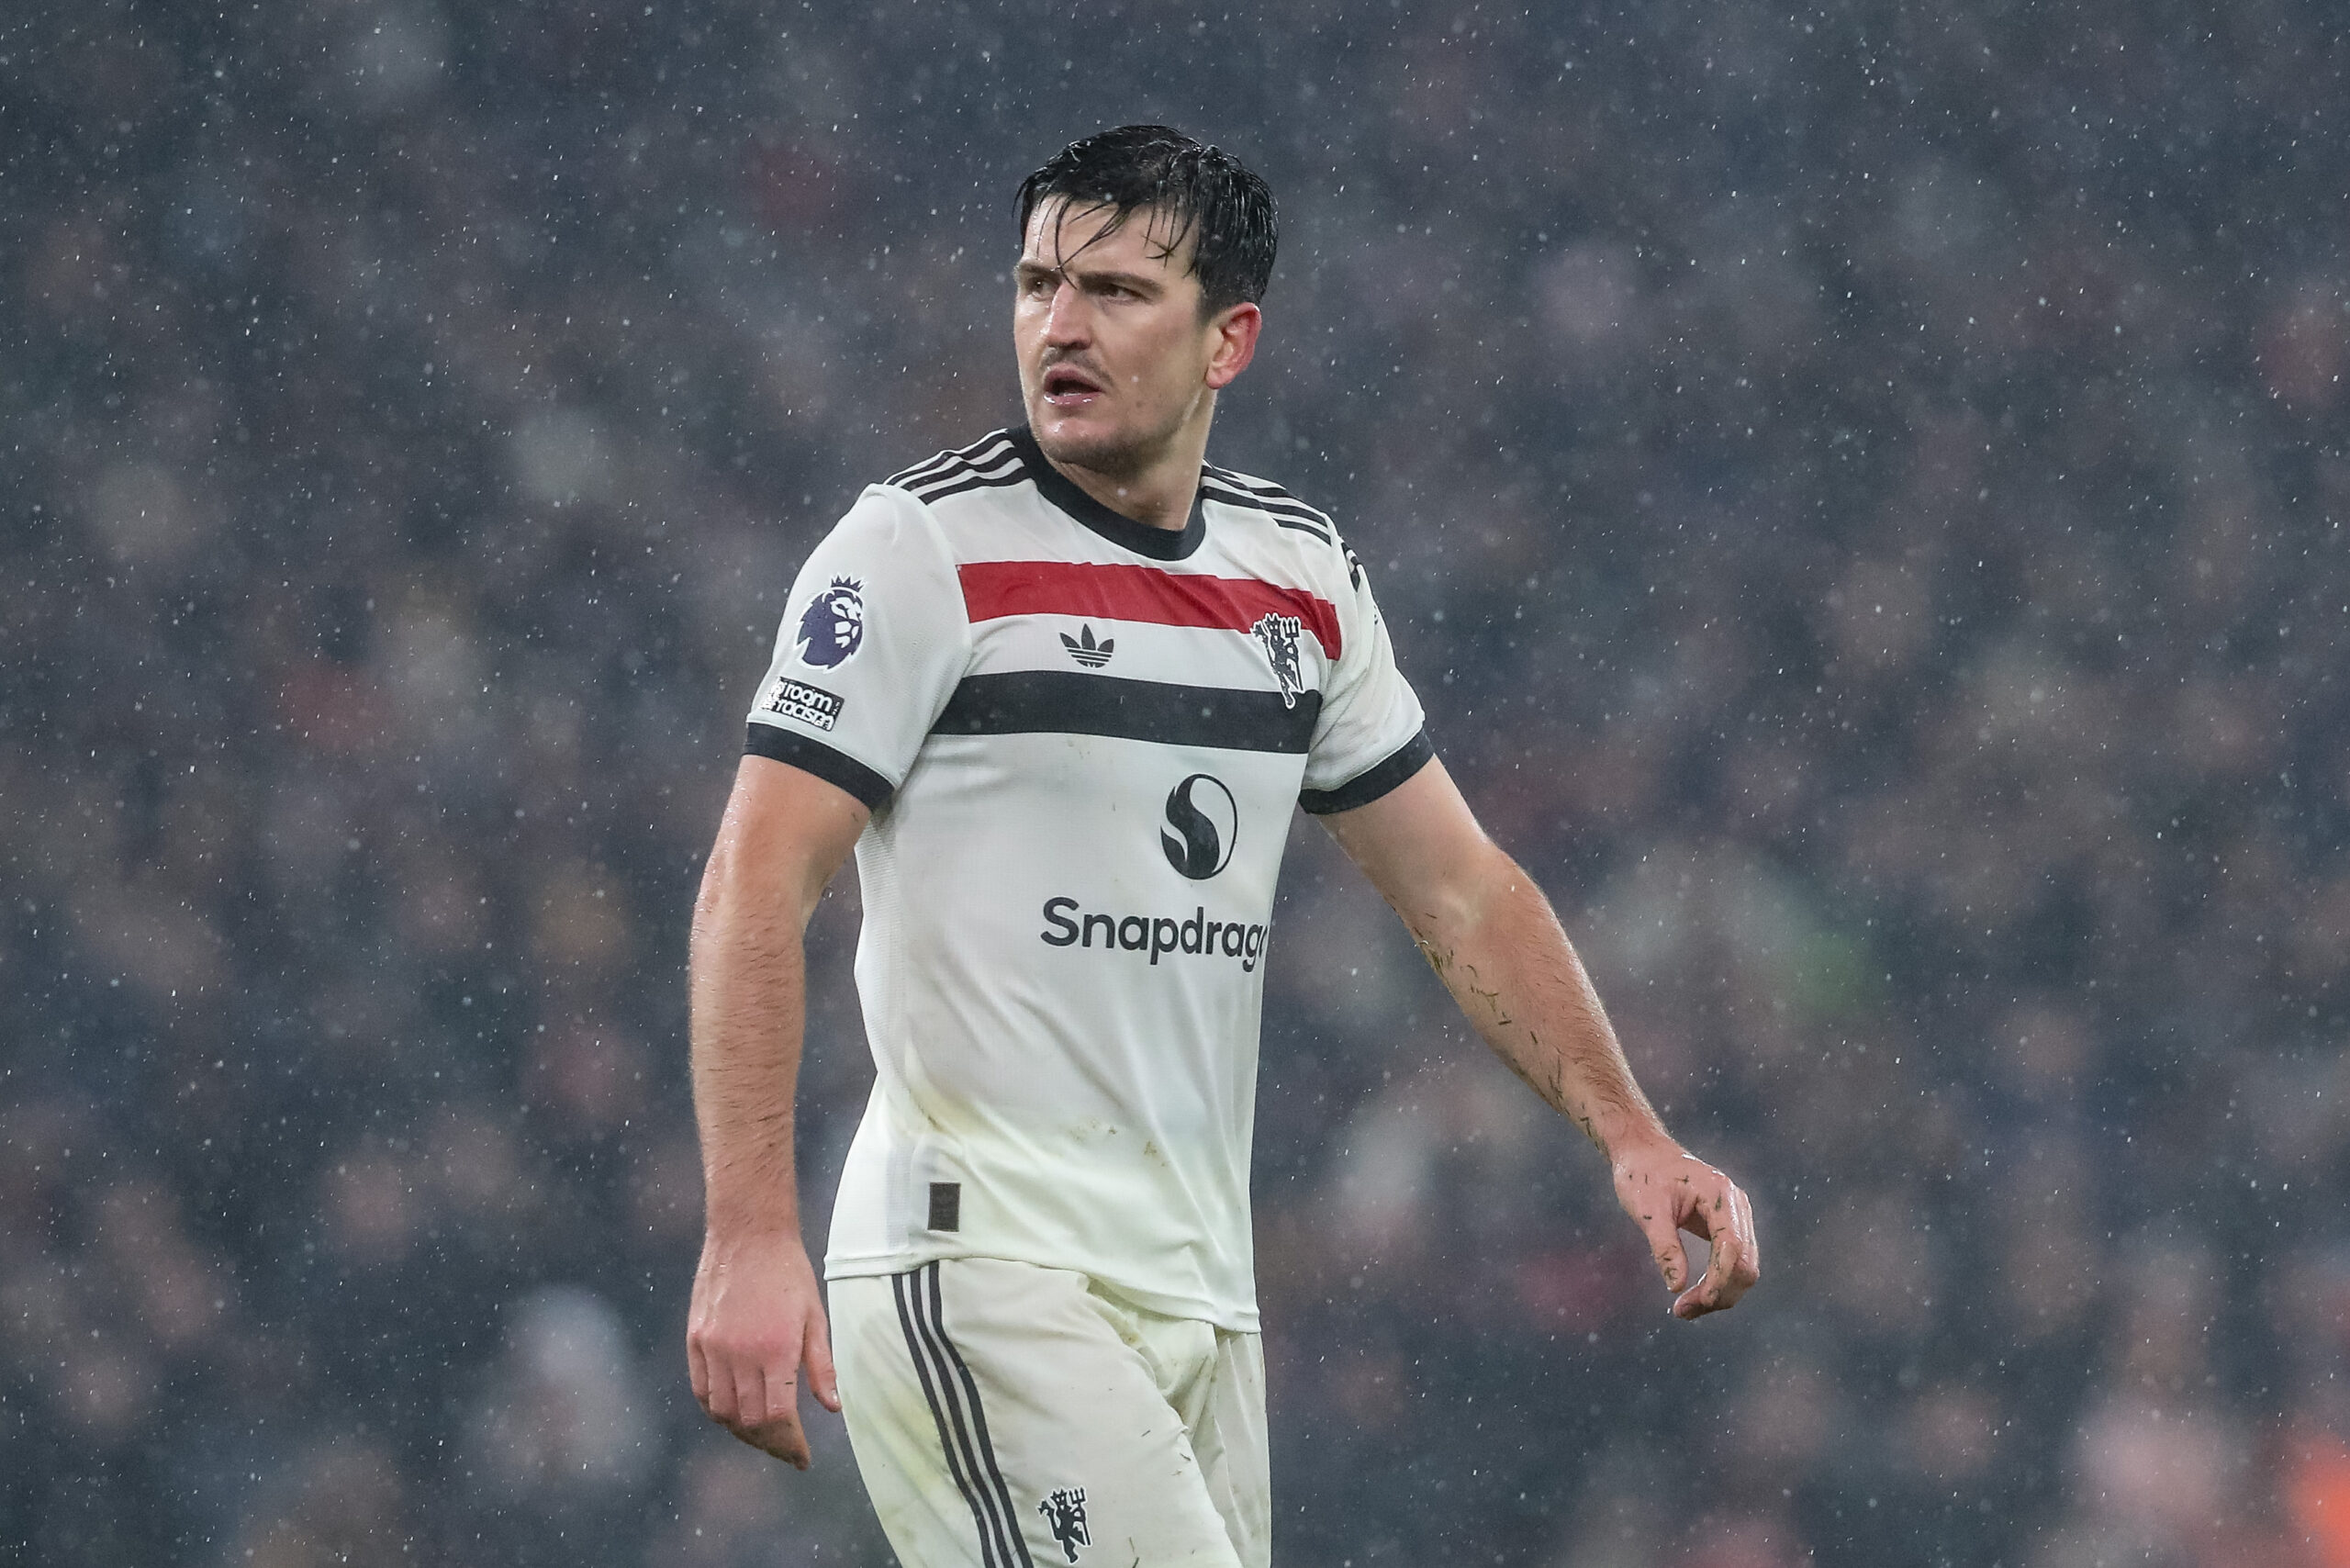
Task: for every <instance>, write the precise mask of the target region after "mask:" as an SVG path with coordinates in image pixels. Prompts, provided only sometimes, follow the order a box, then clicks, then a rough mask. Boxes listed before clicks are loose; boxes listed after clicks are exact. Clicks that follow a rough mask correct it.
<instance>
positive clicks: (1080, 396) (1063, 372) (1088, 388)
mask: <svg viewBox="0 0 2350 1568" xmlns="http://www.w3.org/2000/svg"><path fill="white" fill-rule="evenodd" d="M1043 389H1044V394H1045V401H1046V404H1048V405H1049V406H1051V407H1053V408H1056V409H1082V408H1086V407H1088V406H1089V405H1091V403H1092V402H1093V400H1094V399H1095V398H1099V397H1101V396H1102V383H1101V382H1099V381H1097V380H1095V379H1094V378H1093V377H1092V376H1091V375H1087V374H1086V373H1085V372H1084V371H1081V370H1079V369H1076V368H1074V367H1073V366H1070V365H1066V364H1057V365H1055V366H1053V367H1052V368H1051V369H1050V370H1047V371H1046V372H1045V380H1044V387H1043Z"/></svg>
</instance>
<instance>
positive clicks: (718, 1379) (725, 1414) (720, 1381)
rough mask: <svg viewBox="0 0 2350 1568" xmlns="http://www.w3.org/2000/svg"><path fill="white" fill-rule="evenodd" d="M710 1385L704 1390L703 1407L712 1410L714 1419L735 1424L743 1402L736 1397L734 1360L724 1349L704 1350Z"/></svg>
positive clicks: (711, 1415)
mask: <svg viewBox="0 0 2350 1568" xmlns="http://www.w3.org/2000/svg"><path fill="white" fill-rule="evenodd" d="M702 1355H703V1358H704V1363H705V1367H706V1371H705V1372H704V1374H703V1375H704V1376H706V1377H707V1378H708V1379H709V1380H710V1386H709V1387H708V1388H707V1389H705V1390H704V1391H703V1396H702V1402H701V1407H702V1408H703V1409H704V1410H707V1411H709V1412H710V1418H711V1420H713V1421H719V1422H723V1423H725V1424H727V1425H730V1426H731V1425H733V1422H734V1421H735V1420H736V1419H737V1418H738V1417H740V1416H741V1414H742V1408H743V1407H742V1404H741V1402H740V1401H739V1400H738V1399H737V1398H736V1397H735V1381H734V1360H733V1357H732V1356H729V1355H728V1354H727V1353H726V1352H725V1350H722V1349H717V1350H712V1349H707V1348H706V1349H705V1350H703V1351H702Z"/></svg>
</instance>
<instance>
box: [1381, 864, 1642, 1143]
mask: <svg viewBox="0 0 2350 1568" xmlns="http://www.w3.org/2000/svg"><path fill="white" fill-rule="evenodd" d="M1477 853H1478V855H1479V857H1480V863H1479V864H1478V865H1477V866H1476V867H1475V868H1473V873H1472V875H1471V876H1469V877H1467V878H1465V879H1462V882H1461V884H1460V885H1461V886H1462V888H1463V890H1464V894H1463V896H1462V897H1461V898H1460V900H1459V902H1455V903H1452V904H1450V905H1449V907H1441V908H1435V909H1429V910H1424V911H1413V910H1403V911H1399V913H1402V914H1403V916H1404V924H1406V925H1408V926H1410V927H1411V931H1412V936H1413V939H1414V940H1415V941H1416V942H1417V943H1418V944H1419V946H1420V951H1421V952H1422V953H1424V954H1426V955H1427V960H1428V962H1429V963H1430V964H1431V965H1432V966H1434V968H1435V969H1436V972H1437V973H1438V975H1439V976H1440V977H1442V979H1443V980H1444V983H1445V985H1446V987H1447V988H1448V989H1449V990H1450V991H1451V992H1452V995H1453V999H1454V1000H1455V1001H1456V1002H1459V1003H1460V1010H1461V1012H1462V1013H1463V1014H1466V1015H1467V1016H1468V1018H1469V1021H1470V1023H1471V1024H1472V1025H1474V1026H1475V1028H1476V1030H1477V1032H1478V1033H1479V1034H1480V1035H1482V1036H1484V1039H1485V1043H1486V1044H1487V1045H1489V1046H1491V1047H1493V1049H1494V1054H1495V1055H1497V1056H1499V1057H1500V1058H1502V1060H1504V1061H1505V1062H1507V1063H1508V1064H1509V1066H1510V1068H1511V1069H1512V1070H1514V1071H1516V1073H1517V1075H1518V1076H1519V1077H1520V1078H1523V1079H1524V1080H1526V1081H1527V1083H1528V1084H1529V1085H1531V1086H1532V1088H1533V1089H1534V1092H1536V1093H1538V1094H1539V1095H1541V1096H1542V1098H1543V1099H1544V1100H1546V1101H1548V1102H1550V1104H1551V1105H1552V1106H1554V1107H1555V1108H1556V1109H1557V1110H1558V1111H1559V1112H1560V1114H1562V1115H1564V1116H1566V1117H1567V1118H1568V1119H1569V1120H1570V1121H1572V1122H1573V1123H1574V1125H1575V1126H1579V1127H1581V1128H1582V1129H1583V1132H1584V1134H1585V1135H1586V1136H1587V1137H1590V1139H1591V1140H1592V1142H1594V1143H1595V1144H1597V1145H1598V1146H1599V1148H1600V1151H1601V1152H1602V1153H1603V1154H1606V1155H1607V1156H1608V1157H1609V1158H1610V1159H1613V1158H1615V1155H1616V1153H1617V1150H1619V1149H1621V1148H1625V1147H1627V1146H1628V1145H1630V1144H1633V1143H1639V1142H1647V1141H1654V1140H1661V1139H1665V1138H1667V1136H1668V1135H1667V1134H1666V1132H1665V1129H1664V1126H1663V1124H1662V1122H1661V1121H1660V1120H1659V1119H1658V1117H1657V1114H1656V1112H1655V1111H1654V1110H1653V1109H1652V1108H1651V1106H1650V1104H1649V1102H1648V1097H1647V1096H1646V1095H1644V1094H1642V1093H1641V1092H1640V1087H1639V1083H1638V1082H1637V1081H1635V1080H1634V1079H1633V1077H1632V1070H1631V1068H1630V1066H1629V1065H1628V1064H1627V1063H1626V1061H1625V1060H1624V1053H1623V1050H1622V1048H1621V1047H1619V1046H1618V1045H1617V1040H1616V1031H1615V1030H1614V1029H1613V1028H1612V1027H1610V1026H1609V1025H1608V1022H1607V1014H1606V1011H1605V1010H1604V1009H1603V1008H1602V1007H1601V1006H1600V1002H1599V995H1598V992H1597V991H1595V990H1594V989H1593V988H1592V984H1591V978H1590V976H1589V975H1588V974H1587V973H1586V972H1585V971H1584V969H1583V960H1582V959H1581V958H1578V957H1577V956H1576V954H1575V950H1574V946H1573V944H1572V943H1571V942H1569V941H1568V940H1567V934H1566V932H1565V931H1564V929H1562V928H1561V926H1560V924H1559V920H1558V916H1557V915H1556V914H1554V913H1552V912H1551V909H1550V901H1549V900H1548V899H1546V898H1544V897H1543V896H1542V890H1540V889H1539V888H1538V887H1536V886H1535V884H1534V880H1533V879H1532V878H1530V877H1528V876H1527V874H1526V873H1525V871H1524V870H1522V869H1521V868H1519V867H1518V865H1517V863H1516V861H1514V860H1512V859H1511V858H1510V857H1508V856H1507V855H1505V854H1504V853H1503V852H1502V851H1501V850H1500V849H1499V848H1498V847H1496V846H1494V845H1492V844H1491V843H1490V842H1489V843H1486V844H1484V845H1483V846H1480V847H1479V850H1478V852H1477Z"/></svg>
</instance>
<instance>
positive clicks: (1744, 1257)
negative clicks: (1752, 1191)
mask: <svg viewBox="0 0 2350 1568" xmlns="http://www.w3.org/2000/svg"><path fill="white" fill-rule="evenodd" d="M1738 1233H1739V1238H1740V1241H1741V1242H1742V1243H1743V1245H1742V1246H1740V1249H1739V1268H1740V1270H1741V1271H1742V1272H1743V1277H1744V1280H1745V1282H1746V1284H1749V1285H1751V1284H1752V1283H1753V1282H1755V1281H1757V1280H1759V1279H1761V1278H1762V1238H1761V1236H1760V1234H1759V1233H1758V1232H1757V1231H1756V1230H1755V1228H1754V1204H1753V1203H1752V1201H1751V1200H1750V1199H1749V1198H1748V1197H1747V1195H1746V1193H1745V1192H1744V1190H1743V1189H1740V1190H1739V1192H1738ZM1743 1289H1744V1287H1743V1286H1741V1287H1740V1290H1741V1291H1743Z"/></svg>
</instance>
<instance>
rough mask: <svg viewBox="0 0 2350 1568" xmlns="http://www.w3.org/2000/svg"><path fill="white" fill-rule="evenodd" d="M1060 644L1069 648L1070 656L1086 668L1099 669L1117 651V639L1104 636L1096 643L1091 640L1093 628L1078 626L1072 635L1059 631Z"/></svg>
mask: <svg viewBox="0 0 2350 1568" xmlns="http://www.w3.org/2000/svg"><path fill="white" fill-rule="evenodd" d="M1061 646H1062V647H1064V648H1067V649H1068V650H1069V657H1070V658H1073V659H1075V660H1076V661H1077V662H1078V663H1079V664H1081V665H1083V666H1085V667H1086V668H1087V669H1100V668H1101V667H1102V666H1103V665H1106V664H1108V663H1109V662H1110V655H1112V654H1114V653H1116V652H1117V651H1118V640H1117V639H1116V638H1115V637H1104V638H1102V640H1101V641H1100V642H1098V643H1097V642H1095V641H1094V640H1093V628H1092V627H1091V626H1080V627H1079V628H1078V629H1077V635H1076V636H1074V637H1072V636H1070V635H1069V633H1066V632H1064V633H1061Z"/></svg>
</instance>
